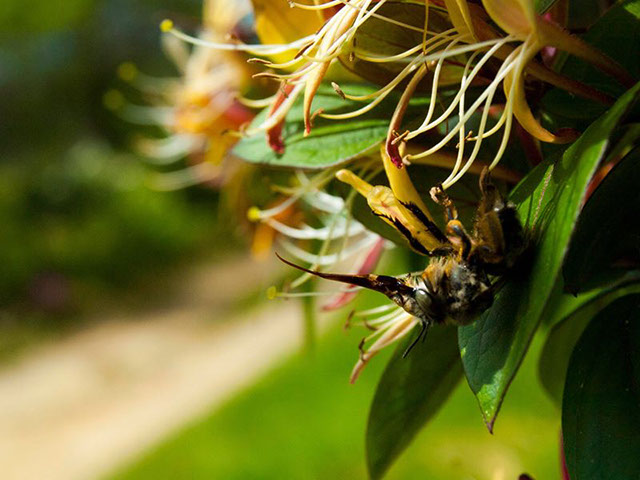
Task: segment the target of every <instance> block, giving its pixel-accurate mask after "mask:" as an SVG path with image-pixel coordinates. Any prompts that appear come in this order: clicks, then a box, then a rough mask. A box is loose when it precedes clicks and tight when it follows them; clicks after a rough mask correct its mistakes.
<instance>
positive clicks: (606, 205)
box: [562, 149, 640, 293]
mask: <svg viewBox="0 0 640 480" xmlns="http://www.w3.org/2000/svg"><path fill="white" fill-rule="evenodd" d="M639 166H640V149H636V150H635V151H634V152H632V153H631V154H629V155H627V156H626V157H625V158H624V159H622V160H621V161H620V162H619V163H618V164H617V165H616V166H615V167H614V168H613V169H612V170H611V172H609V174H608V175H607V176H606V177H605V178H604V180H603V181H602V183H601V184H600V185H599V186H598V188H597V189H596V190H595V191H594V192H593V194H592V195H591V197H590V198H589V200H588V201H587V203H586V205H585V207H584V209H583V213H582V215H581V216H580V219H579V221H578V224H577V225H576V230H575V234H574V237H573V239H572V240H571V244H570V247H569V252H568V253H567V259H566V261H565V264H564V267H563V271H562V273H563V276H564V281H565V284H566V289H567V291H569V292H572V293H578V292H581V291H584V290H585V289H586V288H588V287H589V286H590V285H593V279H594V277H595V276H597V275H600V274H601V273H602V272H606V271H611V270H612V269H616V270H622V267H618V268H615V267H614V262H616V261H617V260H620V259H621V258H626V257H628V258H629V259H631V258H633V257H635V259H636V260H637V259H638V256H639V254H640V252H639V251H638V241H639V239H640V222H638V221H637V214H638V212H639V211H640V188H639V186H640V168H638V167H639ZM625 263H629V262H625ZM585 287H586V288H585Z"/></svg>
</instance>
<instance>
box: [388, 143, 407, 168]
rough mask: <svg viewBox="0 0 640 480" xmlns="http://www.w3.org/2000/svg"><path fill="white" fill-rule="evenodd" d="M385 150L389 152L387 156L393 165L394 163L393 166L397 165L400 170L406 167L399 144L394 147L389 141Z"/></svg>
mask: <svg viewBox="0 0 640 480" xmlns="http://www.w3.org/2000/svg"><path fill="white" fill-rule="evenodd" d="M385 150H386V152H387V155H388V156H389V160H391V163H393V165H395V166H396V167H397V168H399V169H401V168H402V167H404V162H403V161H402V156H401V155H400V149H399V148H398V144H396V145H394V144H393V143H392V142H389V141H387V142H386V144H385Z"/></svg>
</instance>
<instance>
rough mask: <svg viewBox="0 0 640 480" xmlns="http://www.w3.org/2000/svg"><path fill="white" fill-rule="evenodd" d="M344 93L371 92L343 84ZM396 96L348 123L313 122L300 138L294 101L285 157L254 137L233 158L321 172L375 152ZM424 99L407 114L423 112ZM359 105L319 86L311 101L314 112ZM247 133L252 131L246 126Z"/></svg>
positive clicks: (257, 120)
mask: <svg viewBox="0 0 640 480" xmlns="http://www.w3.org/2000/svg"><path fill="white" fill-rule="evenodd" d="M342 88H343V90H344V91H345V92H346V93H349V94H353V95H367V94H369V93H372V92H374V91H376V90H377V89H376V88H373V87H370V86H366V85H356V84H353V85H343V86H342ZM397 100H398V96H397V95H396V94H393V95H389V97H388V98H387V99H385V100H384V101H383V102H382V103H381V104H380V105H378V106H377V107H375V108H374V109H373V110H372V111H370V112H368V113H366V114H363V115H360V116H358V117H356V118H353V119H350V120H327V119H323V118H316V119H315V121H314V126H313V128H312V130H311V133H310V134H309V135H308V136H307V137H305V136H304V125H303V113H302V99H301V98H299V99H298V100H297V101H296V102H295V104H294V106H293V107H292V109H291V111H290V112H289V114H288V115H287V118H286V122H285V125H284V129H283V137H284V141H285V152H284V154H282V155H280V154H277V153H276V152H274V151H273V150H272V149H271V148H269V146H268V145H267V141H266V138H265V134H264V133H263V132H258V133H256V134H254V135H251V136H248V137H245V138H243V139H242V140H240V142H238V144H237V145H236V147H235V148H234V149H233V153H234V154H235V155H236V156H238V157H240V158H241V159H243V160H245V161H247V162H250V163H258V164H263V165H269V166H273V167H287V168H304V169H324V168H327V167H333V166H337V165H341V164H344V163H346V162H348V161H349V160H351V159H353V158H355V157H358V156H360V155H364V154H366V153H372V152H374V151H376V147H377V146H378V145H379V144H380V143H381V142H382V140H383V139H384V138H385V137H386V135H387V128H388V126H389V119H390V118H391V115H392V114H393V109H394V108H395V105H396V103H397ZM425 103H427V100H424V99H417V100H415V101H413V102H412V104H411V106H410V108H409V110H410V111H413V109H423V108H424V105H425ZM362 106H364V104H363V103H361V102H354V101H350V100H343V99H342V98H340V97H339V96H338V94H337V93H336V92H335V91H333V89H332V88H331V87H328V86H326V85H324V86H322V87H321V88H320V89H319V90H318V93H317V94H316V96H315V98H314V100H313V108H314V109H316V110H318V109H321V110H323V111H324V112H325V113H344V112H349V111H352V110H356V109H358V108H361V107H362ZM266 115H267V111H266V110H263V111H262V112H261V113H260V114H259V115H258V116H257V117H256V118H255V119H254V120H253V122H252V124H251V126H252V127H257V126H258V125H260V124H261V123H262V122H263V121H264V119H265V117H266ZM249 128H251V127H249Z"/></svg>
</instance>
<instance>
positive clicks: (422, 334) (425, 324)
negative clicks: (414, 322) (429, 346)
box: [402, 319, 429, 358]
mask: <svg viewBox="0 0 640 480" xmlns="http://www.w3.org/2000/svg"><path fill="white" fill-rule="evenodd" d="M428 326H429V322H427V321H425V320H423V319H420V333H418V336H417V337H416V338H415V339H414V340H413V342H411V345H409V347H408V348H407V349H406V350H405V351H404V353H403V354H402V358H407V355H409V353H411V350H413V347H415V346H416V344H417V343H418V342H419V341H420V339H422V341H423V342H424V339H425V338H427V327H428Z"/></svg>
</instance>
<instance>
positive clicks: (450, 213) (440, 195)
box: [429, 185, 458, 222]
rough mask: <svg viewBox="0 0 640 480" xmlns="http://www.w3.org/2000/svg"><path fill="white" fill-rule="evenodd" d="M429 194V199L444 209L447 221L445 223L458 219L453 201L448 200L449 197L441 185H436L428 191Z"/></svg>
mask: <svg viewBox="0 0 640 480" xmlns="http://www.w3.org/2000/svg"><path fill="white" fill-rule="evenodd" d="M429 193H430V194H431V198H432V199H433V201H434V202H436V203H438V204H440V205H442V206H443V207H444V212H445V219H446V220H447V222H450V221H451V220H457V219H458V210H457V209H456V206H455V205H454V203H453V200H451V198H449V195H447V194H446V193H445V191H444V189H443V188H442V185H436V186H435V187H433V188H432V189H431V190H430V192H429Z"/></svg>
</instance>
